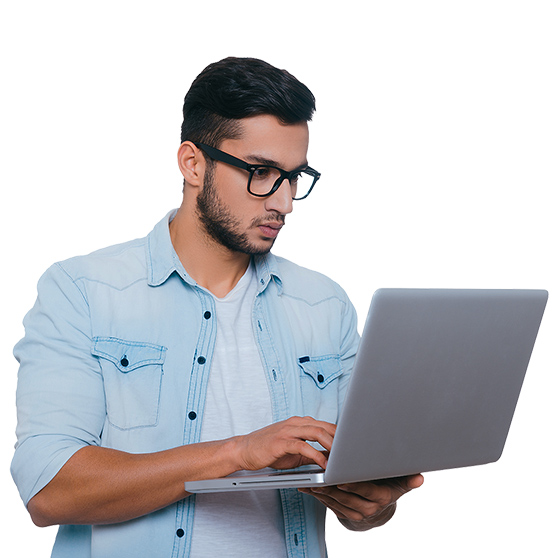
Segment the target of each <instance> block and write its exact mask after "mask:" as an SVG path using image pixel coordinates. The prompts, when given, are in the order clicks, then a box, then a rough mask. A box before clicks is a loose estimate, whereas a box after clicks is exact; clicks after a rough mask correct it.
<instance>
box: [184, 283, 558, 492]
mask: <svg viewBox="0 0 558 558" xmlns="http://www.w3.org/2000/svg"><path fill="white" fill-rule="evenodd" d="M547 298H548V293H547V291H543V290H462V289H380V290H379V291H376V293H374V296H373V298H372V303H371V305H370V311H369V313H368V318H367V320H366V324H365V326H364V331H363V335H362V340H361V343H360V347H359V350H358V354H357V358H356V362H355V366H354V369H353V374H352V377H351V381H350V383H349V387H348V391H347V395H346V398H345V403H344V405H343V409H342V412H341V415H340V418H339V424H338V427H337V432H336V434H335V438H334V441H333V446H332V448H331V453H330V456H329V460H328V464H327V468H326V470H325V471H324V470H322V469H317V470H316V467H315V466H314V467H312V466H306V467H304V468H302V469H298V470H289V471H276V470H271V469H268V470H263V471H241V472H239V473H234V474H233V475H229V476H228V477H225V478H220V479H211V480H204V481H195V482H186V483H185V489H186V491H187V492H221V491H226V490H254V489H263V488H265V489H270V488H291V487H307V486H316V485H336V484H344V483H347V482H356V481H364V480H376V479H384V478H391V477H398V476H403V475H409V474H415V473H424V472H427V471H435V470H441V469H451V468H456V467H467V466H470V465H480V464H483V463H490V462H493V461H497V460H498V459H499V457H500V455H501V454H502V451H503V449H504V443H505V441H506V437H507V434H508V431H509V427H510V424H511V420H512V417H513V413H514V410H515V406H516V403H517V399H518V397H519V392H520V390H521V385H522V383H523V378H524V376H525V372H526V370H527V365H528V363H529V359H530V357H531V352H532V350H533V345H534V343H535V339H536V336H537V332H538V329H539V325H540V322H541V319H542V315H543V312H544V308H545V306H546V301H547Z"/></svg>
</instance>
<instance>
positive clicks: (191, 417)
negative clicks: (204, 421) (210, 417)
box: [188, 411, 198, 420]
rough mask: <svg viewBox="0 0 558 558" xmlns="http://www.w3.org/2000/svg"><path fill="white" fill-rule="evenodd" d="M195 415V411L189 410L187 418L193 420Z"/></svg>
mask: <svg viewBox="0 0 558 558" xmlns="http://www.w3.org/2000/svg"><path fill="white" fill-rule="evenodd" d="M197 416H198V415H196V412H195V411H190V412H189V413H188V418H189V419H190V420H195V419H196V417H197Z"/></svg>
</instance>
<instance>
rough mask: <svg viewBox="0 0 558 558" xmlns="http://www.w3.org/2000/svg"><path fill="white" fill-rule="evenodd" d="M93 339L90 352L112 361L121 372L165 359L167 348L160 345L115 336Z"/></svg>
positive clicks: (125, 372) (161, 361) (160, 362)
mask: <svg viewBox="0 0 558 558" xmlns="http://www.w3.org/2000/svg"><path fill="white" fill-rule="evenodd" d="M93 341H94V345H93V347H92V348H91V354H93V355H95V356H98V357H100V358H104V359H107V360H109V361H110V362H112V363H114V365H115V366H116V367H117V368H118V370H120V372H122V373H123V374H127V373H128V372H131V371H132V370H135V369H136V368H140V367H141V366H145V365H147V364H163V362H164V361H165V351H166V350H167V348H166V347H163V346H162V345H153V344H151V343H139V342H138V343H136V342H134V341H123V340H122V339H117V338H116V337H95V338H94V339H93Z"/></svg>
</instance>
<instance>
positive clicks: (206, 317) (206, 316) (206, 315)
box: [203, 310, 211, 320]
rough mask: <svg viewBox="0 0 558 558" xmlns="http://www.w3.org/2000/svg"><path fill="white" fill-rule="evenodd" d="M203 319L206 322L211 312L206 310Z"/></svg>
mask: <svg viewBox="0 0 558 558" xmlns="http://www.w3.org/2000/svg"><path fill="white" fill-rule="evenodd" d="M203 317H204V318H205V319H206V320H209V318H211V312H210V311H209V310H208V311H207V312H206V313H205V314H204V315H203Z"/></svg>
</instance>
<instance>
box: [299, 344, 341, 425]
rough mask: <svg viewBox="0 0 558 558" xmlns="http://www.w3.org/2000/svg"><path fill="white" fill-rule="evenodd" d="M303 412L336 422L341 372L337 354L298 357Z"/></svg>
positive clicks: (318, 418)
mask: <svg viewBox="0 0 558 558" xmlns="http://www.w3.org/2000/svg"><path fill="white" fill-rule="evenodd" d="M298 365H299V367H300V370H301V374H300V387H301V390H302V404H303V408H304V414H305V415H309V416H311V417H313V418H315V419H317V420H324V421H327V422H332V423H336V422H337V417H338V413H339V405H340V401H339V378H340V376H341V375H342V374H343V367H342V366H341V359H340V358H339V356H338V355H325V356H319V357H310V356H303V357H300V358H299V359H298Z"/></svg>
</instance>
